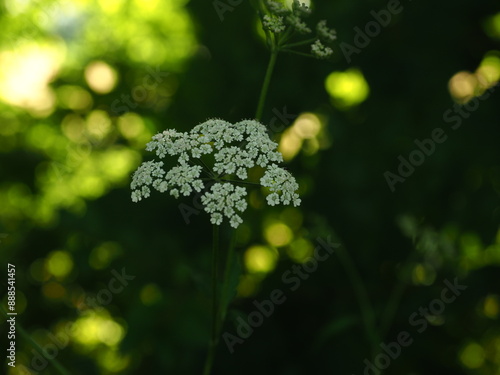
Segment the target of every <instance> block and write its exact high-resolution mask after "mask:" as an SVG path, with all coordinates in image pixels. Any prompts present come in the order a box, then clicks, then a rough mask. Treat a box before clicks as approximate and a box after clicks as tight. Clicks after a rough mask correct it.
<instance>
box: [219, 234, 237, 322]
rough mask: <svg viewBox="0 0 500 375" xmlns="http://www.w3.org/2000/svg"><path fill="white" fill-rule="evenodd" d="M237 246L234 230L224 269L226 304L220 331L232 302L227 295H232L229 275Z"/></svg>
mask: <svg viewBox="0 0 500 375" xmlns="http://www.w3.org/2000/svg"><path fill="white" fill-rule="evenodd" d="M235 245H236V230H233V231H232V232H231V240H230V244H229V249H228V252H227V255H226V265H225V268H224V284H223V293H224V300H225V301H226V303H225V304H224V306H222V310H221V311H220V326H219V330H220V329H221V328H222V325H223V324H224V320H225V319H226V314H227V310H228V307H229V304H230V303H231V301H229V299H228V298H227V295H228V294H229V293H231V292H232V291H231V290H228V286H229V285H228V281H229V275H230V273H231V266H232V264H233V257H234V247H235Z"/></svg>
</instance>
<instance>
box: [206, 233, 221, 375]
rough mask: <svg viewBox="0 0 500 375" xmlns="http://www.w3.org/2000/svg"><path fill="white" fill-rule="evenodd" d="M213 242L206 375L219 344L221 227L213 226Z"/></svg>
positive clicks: (210, 369) (208, 374) (208, 372)
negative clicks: (210, 311)
mask: <svg viewBox="0 0 500 375" xmlns="http://www.w3.org/2000/svg"><path fill="white" fill-rule="evenodd" d="M212 240H213V242H212V338H211V340H210V345H209V348H208V355H207V359H206V362H205V368H204V370H203V374H204V375H210V373H211V371H212V365H213V362H214V358H215V351H216V349H217V343H218V342H219V332H218V331H219V330H218V327H219V324H218V320H219V298H218V294H219V293H218V290H217V289H218V288H217V281H218V273H219V267H218V263H219V226H218V225H216V224H213V239H212Z"/></svg>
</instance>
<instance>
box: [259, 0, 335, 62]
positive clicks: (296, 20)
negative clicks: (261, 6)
mask: <svg viewBox="0 0 500 375" xmlns="http://www.w3.org/2000/svg"><path fill="white" fill-rule="evenodd" d="M266 6H267V10H268V12H269V13H270V15H269V14H266V15H264V16H263V18H262V25H263V27H264V29H266V30H269V31H271V32H273V33H275V34H278V33H283V32H284V33H283V38H285V40H286V41H288V40H287V39H288V38H289V37H290V35H292V34H290V33H289V31H295V32H297V34H309V33H311V29H310V28H309V27H308V26H307V24H306V23H305V22H304V21H303V18H304V17H307V16H309V15H310V14H311V8H309V7H308V6H307V5H306V4H305V3H301V2H300V0H293V3H292V6H291V8H290V7H287V6H285V5H284V4H283V3H282V2H279V1H273V0H268V1H267V2H266ZM316 38H317V39H316V41H315V42H314V43H313V44H311V45H310V46H311V54H312V56H313V57H316V58H319V59H328V58H329V57H330V56H331V55H333V49H332V48H331V47H330V46H331V45H332V44H333V43H334V42H335V40H337V32H336V31H335V30H334V29H330V28H329V27H327V25H326V20H322V21H319V22H318V24H317V25H316ZM303 44H309V42H308V41H303V42H300V41H299V42H297V43H291V44H290V45H292V46H300V45H303ZM290 45H288V44H286V43H285V48H286V50H287V51H288V52H293V51H290V47H289V46H290Z"/></svg>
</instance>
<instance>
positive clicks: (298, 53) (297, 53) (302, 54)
mask: <svg viewBox="0 0 500 375" xmlns="http://www.w3.org/2000/svg"><path fill="white" fill-rule="evenodd" d="M281 51H282V52H288V53H293V54H294V55H299V56H304V57H314V56H313V55H312V54H310V53H304V52H299V51H294V50H293V49H282V50H281Z"/></svg>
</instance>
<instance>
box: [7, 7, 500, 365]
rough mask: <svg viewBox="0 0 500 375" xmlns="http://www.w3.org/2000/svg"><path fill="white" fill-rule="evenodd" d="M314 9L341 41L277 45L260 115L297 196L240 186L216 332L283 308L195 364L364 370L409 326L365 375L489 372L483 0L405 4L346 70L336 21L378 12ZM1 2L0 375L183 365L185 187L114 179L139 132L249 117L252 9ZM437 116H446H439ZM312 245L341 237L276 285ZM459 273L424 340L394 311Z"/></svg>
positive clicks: (499, 21) (499, 302)
mask: <svg viewBox="0 0 500 375" xmlns="http://www.w3.org/2000/svg"><path fill="white" fill-rule="evenodd" d="M220 3H222V4H223V6H222V8H223V9H226V10H225V11H224V12H223V13H222V14H221V11H220V9H222V8H221V4H220ZM231 4H232V5H231ZM312 5H313V8H314V13H313V15H312V17H311V21H312V22H317V21H318V20H319V19H327V20H328V24H329V25H330V26H332V27H334V28H335V29H336V30H337V34H338V41H337V42H338V43H337V45H336V49H335V57H334V59H333V61H328V62H326V61H317V60H312V59H307V58H303V57H300V56H295V55H286V54H280V56H279V58H278V62H277V66H276V71H275V74H274V76H273V79H272V82H271V88H270V91H269V95H268V100H267V104H266V109H265V112H264V118H263V122H264V123H266V124H269V123H273V124H274V125H275V131H274V132H273V133H272V136H273V138H274V139H275V140H276V141H277V142H279V144H280V150H281V151H282V152H283V154H284V156H285V159H286V161H287V166H288V168H289V169H290V171H291V172H292V173H293V174H294V175H295V176H296V177H297V179H298V181H299V184H300V185H301V196H302V202H303V203H302V205H301V207H299V208H286V207H285V208H284V207H274V208H270V207H268V206H266V205H265V204H264V202H265V200H264V197H263V195H262V193H261V192H260V191H253V192H252V194H251V195H250V209H249V210H248V211H247V212H246V213H245V216H244V219H245V223H244V225H242V226H241V227H240V228H239V229H238V233H237V250H238V253H239V254H240V256H241V259H242V264H243V274H242V276H241V278H240V281H239V286H238V295H237V298H236V299H235V301H234V303H233V304H232V305H231V311H230V314H229V318H228V320H227V322H226V325H225V327H224V331H227V332H230V333H232V334H236V333H235V332H236V329H237V324H238V323H237V321H238V320H237V318H238V317H244V316H245V315H246V314H249V313H251V312H252V311H254V310H255V306H254V304H253V302H254V301H255V300H256V301H262V300H265V299H268V298H269V295H270V293H271V291H273V290H274V289H280V290H282V291H283V292H284V293H285V295H286V301H285V302H284V303H283V304H282V305H279V306H276V308H275V311H274V314H272V316H271V317H269V318H266V319H265V321H264V323H263V324H262V326H260V327H258V328H256V329H255V331H254V332H253V334H252V335H251V336H250V337H249V338H248V339H246V340H245V342H244V343H243V344H238V345H236V346H235V347H234V348H235V351H234V354H230V352H229V350H228V349H227V347H226V346H225V345H224V341H221V343H220V345H219V350H218V352H217V357H216V361H215V365H214V372H213V373H214V374H256V373H257V374H276V375H278V374H279V375H281V374H283V375H285V374H286V375H295V374H356V375H357V374H362V373H370V374H372V373H375V372H373V370H370V371H371V372H370V371H368V372H364V371H365V366H366V365H365V363H364V360H365V358H366V359H368V360H369V361H371V362H372V363H373V361H374V355H377V353H378V351H380V350H382V349H380V347H378V346H377V340H379V342H384V343H389V342H392V341H395V340H396V339H397V336H398V334H399V333H400V332H402V331H407V332H409V333H410V335H411V337H412V338H413V343H412V344H411V345H410V346H408V347H406V348H403V349H402V351H401V353H400V355H399V356H398V358H395V359H393V360H391V363H390V366H389V367H388V368H387V370H386V371H385V372H384V373H387V374H412V375H417V374H434V373H449V374H474V375H476V374H485V375H493V374H497V375H498V374H500V321H499V316H500V283H499V281H500V278H499V276H498V275H499V266H500V227H499V223H500V199H499V193H500V152H499V141H500V138H499V137H500V128H499V125H500V111H499V109H498V108H499V95H500V93H499V92H498V91H500V90H498V86H495V84H496V83H497V82H498V80H499V79H500V44H499V43H500V5H499V4H498V3H497V2H493V1H486V0H478V1H465V0H458V1H457V0H455V1H451V0H443V1H439V2H430V1H404V2H401V6H402V8H403V10H402V11H401V12H400V13H399V14H397V15H394V16H392V18H391V20H390V23H389V24H388V25H387V27H382V28H381V30H380V32H379V33H377V35H375V36H374V37H373V38H370V42H369V44H368V45H367V46H366V47H365V48H362V49H360V51H359V53H354V54H352V55H351V56H350V60H351V61H350V62H348V61H347V60H346V58H345V57H344V55H343V53H342V50H341V48H340V45H341V43H348V44H350V45H352V46H354V45H355V44H354V38H355V34H356V30H355V29H354V28H355V27H359V28H360V29H362V30H364V28H365V26H366V25H367V23H368V22H370V21H373V19H374V18H373V15H372V14H371V13H370V12H371V11H375V12H379V11H380V10H381V9H386V8H387V5H388V3H387V2H386V1H364V2H361V1H348V0H338V1H320V0H316V1H315V2H314V3H313V4H312ZM216 6H217V9H219V13H218V11H217V10H216ZM0 12H1V13H0V25H1V26H0V27H1V30H2V32H1V33H0V176H1V180H0V233H1V238H0V240H1V242H0V260H1V261H0V265H1V267H0V282H1V284H2V290H3V291H2V294H1V295H2V298H3V299H2V306H3V307H4V308H6V307H7V293H6V291H7V278H8V276H7V263H12V264H15V266H16V278H17V279H16V288H17V294H16V296H17V300H16V303H17V304H16V311H17V312H18V313H19V315H18V317H17V321H18V324H20V325H18V331H17V337H16V343H17V345H16V350H17V361H16V365H17V366H16V368H11V367H9V366H7V363H6V362H5V363H3V364H2V367H3V369H2V371H5V373H6V374H9V375H18V374H37V373H40V374H46V375H51V374H58V373H60V372H58V370H57V368H56V366H57V365H54V364H53V363H52V362H50V361H49V360H48V359H49V358H48V357H50V358H54V359H55V360H57V361H58V362H59V363H60V364H61V365H62V366H64V368H65V369H66V370H67V372H68V373H70V374H85V375H92V374H147V373H158V374H200V373H201V371H202V368H203V363H204V360H205V355H206V349H207V344H208V340H209V335H210V287H209V285H210V254H211V227H210V224H209V220H208V217H207V215H206V214H204V213H203V212H200V211H199V206H197V203H196V202H193V199H191V198H189V199H180V200H175V199H173V198H172V197H170V196H168V195H160V194H158V193H156V194H153V196H152V197H150V198H149V199H147V200H145V201H143V202H140V203H139V204H134V203H132V202H131V200H130V189H129V183H130V175H131V173H132V172H133V171H134V170H135V168H137V166H138V165H139V164H140V162H141V161H142V160H150V159H151V157H152V155H151V154H149V153H147V152H145V151H144V147H145V144H146V143H147V142H148V140H149V139H150V138H151V136H152V135H153V134H155V133H156V132H159V131H162V130H164V129H168V128H175V129H177V130H179V131H187V130H189V129H190V128H192V127H193V126H195V125H196V124H198V123H200V122H203V121H205V120H206V119H208V118H213V117H220V118H223V119H225V120H227V121H232V122H234V121H239V120H241V119H243V118H251V117H252V116H254V113H255V108H256V105H257V99H258V94H259V91H260V87H261V84H262V80H263V77H264V74H265V69H266V64H267V60H268V56H269V54H268V51H267V50H266V48H265V44H264V42H263V39H262V37H261V34H260V33H259V31H258V29H259V23H258V18H257V15H256V13H255V11H254V9H253V8H252V7H251V6H250V4H248V3H247V2H246V1H241V2H238V1H232V2H230V1H226V0H221V1H220V2H218V3H216V4H215V5H214V2H212V1H191V2H187V1H185V0H148V1H139V0H136V1H127V0H70V1H64V2H63V1H59V2H57V1H43V0H39V1H29V0H23V1H20V0H6V1H4V2H3V3H2V4H1V5H0ZM306 52H307V50H306ZM487 90H490V91H489V92H488V94H487V95H489V97H488V98H485V97H483V98H482V99H484V100H478V99H477V97H478V96H480V95H482V94H484V93H485V92H486V91H487ZM474 103H479V105H475V104H474ZM463 105H469V107H468V108H469V109H467V107H462V106H463ZM464 108H465V109H464ZM470 108H473V110H470ZM449 110H451V111H455V110H457V111H458V110H461V111H462V113H465V115H460V116H461V117H459V118H458V119H459V120H460V122H461V126H460V127H458V128H457V129H453V128H452V126H453V125H454V124H457V122H456V121H458V120H456V118H455V120H454V121H453V122H450V121H447V120H446V118H443V115H444V114H445V113H446V112H447V111H449ZM284 112H285V113H287V114H288V117H286V116H280V115H278V114H279V113H284ZM457 113H458V112H457ZM292 115H293V116H292ZM455 115H456V114H455ZM292 117H293V118H292ZM436 128H442V129H443V131H444V132H445V134H446V135H447V140H446V141H445V142H443V143H441V144H437V145H436V149H435V152H434V153H432V155H429V156H426V158H425V161H424V162H423V163H422V165H420V166H418V167H416V168H415V171H414V172H413V173H412V174H411V176H409V177H408V178H406V179H405V181H404V182H401V183H396V184H395V185H394V187H395V191H394V192H392V191H391V189H390V188H389V186H388V184H387V182H386V179H385V177H384V173H385V172H387V171H390V172H392V173H397V169H398V165H399V163H400V161H399V160H398V156H399V155H402V156H403V157H404V158H405V159H408V156H409V154H410V153H411V152H412V151H413V150H416V149H417V146H416V145H415V143H414V140H416V139H418V140H422V139H424V138H430V137H431V134H432V131H433V130H434V129H436ZM180 204H184V205H185V206H181V208H184V211H183V212H184V215H183V214H182V212H181V210H180V209H179V205H180ZM186 207H191V208H190V209H188V211H186ZM186 212H188V214H187V216H186ZM186 217H188V218H187V220H186V219H185V218H186ZM228 234H229V231H228V230H227V228H226V229H225V232H224V236H223V237H224V239H227V237H228ZM318 237H319V238H322V239H327V238H329V237H330V238H331V240H332V241H335V242H338V243H340V244H341V247H340V248H339V249H338V251H336V253H335V254H334V255H333V256H331V257H329V258H328V259H327V260H325V261H324V262H321V263H319V265H318V267H317V270H316V271H314V272H311V273H310V274H309V275H308V278H307V280H303V281H302V282H301V284H300V287H299V288H297V290H295V291H291V290H290V285H287V284H286V283H284V282H283V279H282V277H283V275H284V273H285V272H286V271H288V270H291V269H293V268H292V267H294V265H301V264H302V263H303V262H305V261H306V260H307V259H308V258H309V257H310V256H311V255H312V254H313V250H314V247H315V246H317V245H318V242H317V238H318ZM353 267H354V268H355V269H356V270H357V272H354V271H353V269H354V268H353ZM123 272H125V273H126V275H129V276H128V277H129V279H128V280H127V279H125V280H121V279H120V278H119V277H118V278H117V276H116V275H117V274H118V275H121V274H122V273H123ZM356 276H359V279H360V280H361V281H360V280H359V279H357V278H356ZM455 278H457V282H458V283H459V284H461V285H466V286H467V289H466V290H465V291H463V292H462V294H461V295H460V296H458V297H457V298H456V300H455V301H454V302H452V303H449V304H446V306H445V309H444V311H442V313H440V314H430V315H429V316H428V317H427V321H428V327H427V328H426V329H425V330H424V331H423V332H421V333H419V332H418V328H419V327H420V325H417V326H415V324H413V325H412V324H411V322H410V321H409V319H410V317H411V316H412V314H413V313H415V312H418V311H419V308H420V307H426V308H428V307H429V304H431V303H432V301H433V300H434V299H436V298H438V299H439V298H440V296H441V292H442V290H443V288H445V284H444V281H445V280H449V281H453V280H454V279H455ZM113 279H114V280H117V281H113ZM353 279H354V283H353V282H352V280H353ZM120 280H121V283H120ZM360 288H361V289H360ZM360 290H361V292H360ZM363 290H365V291H366V295H367V296H368V299H369V301H370V305H371V308H368V307H367V305H366V301H365V300H363V299H362V296H363V295H364V294H363V292H362V291H363ZM360 298H361V300H362V301H364V304H365V305H364V307H363V308H360V304H359V300H360ZM92 300H95V301H97V302H94V304H93V303H92ZM367 314H368V316H373V317H374V325H375V326H376V327H377V329H378V333H379V336H378V338H377V339H375V341H374V340H373V339H372V340H371V341H370V339H369V337H368V335H367V332H366V326H365V325H364V324H363V317H365V319H366V317H367ZM4 321H5V319H4V318H2V322H3V323H2V325H1V328H0V342H1V345H0V346H1V347H2V349H6V348H7V346H8V339H7V328H8V326H7V324H6V323H5V322H4ZM21 330H24V331H23V332H25V333H26V335H24V336H22V335H21V333H22V332H21ZM28 336H29V337H31V339H32V340H33V341H34V342H35V343H36V344H34V342H33V341H31V339H28ZM37 345H38V346H37ZM41 348H42V349H44V348H45V352H43V351H41ZM5 352H6V351H5V350H4V353H5Z"/></svg>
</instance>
